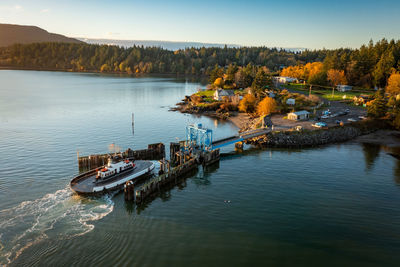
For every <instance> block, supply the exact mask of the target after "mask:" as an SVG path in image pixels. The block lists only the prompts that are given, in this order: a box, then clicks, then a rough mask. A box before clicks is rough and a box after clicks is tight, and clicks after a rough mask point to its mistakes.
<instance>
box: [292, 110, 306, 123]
mask: <svg viewBox="0 0 400 267" xmlns="http://www.w3.org/2000/svg"><path fill="white" fill-rule="evenodd" d="M309 118H310V112H308V111H306V110H302V111H296V112H291V113H288V119H289V120H292V121H300V120H308V119H309Z"/></svg>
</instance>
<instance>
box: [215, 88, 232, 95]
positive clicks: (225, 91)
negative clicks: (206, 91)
mask: <svg viewBox="0 0 400 267" xmlns="http://www.w3.org/2000/svg"><path fill="white" fill-rule="evenodd" d="M216 93H218V94H219V95H220V96H234V95H235V92H234V91H233V90H224V89H218V90H217V91H216Z"/></svg>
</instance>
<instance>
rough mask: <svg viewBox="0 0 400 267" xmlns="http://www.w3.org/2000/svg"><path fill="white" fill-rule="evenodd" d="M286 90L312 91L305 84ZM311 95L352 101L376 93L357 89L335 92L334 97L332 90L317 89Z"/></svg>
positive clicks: (291, 86) (292, 86)
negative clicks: (360, 96)
mask: <svg viewBox="0 0 400 267" xmlns="http://www.w3.org/2000/svg"><path fill="white" fill-rule="evenodd" d="M285 88H287V89H289V90H296V91H301V92H309V90H310V86H309V85H303V84H287V85H285ZM311 94H315V95H318V96H320V97H323V98H326V99H328V100H343V99H352V98H353V97H354V96H359V95H372V94H374V91H373V90H368V89H360V88H356V89H354V90H352V91H347V92H338V91H336V90H335V91H334V94H333V95H332V88H331V89H328V88H327V89H315V90H314V89H311ZM344 97H345V98H344Z"/></svg>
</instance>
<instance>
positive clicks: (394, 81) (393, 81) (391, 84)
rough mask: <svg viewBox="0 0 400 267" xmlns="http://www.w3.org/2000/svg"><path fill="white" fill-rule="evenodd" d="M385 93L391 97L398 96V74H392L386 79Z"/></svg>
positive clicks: (399, 89) (399, 75)
mask: <svg viewBox="0 0 400 267" xmlns="http://www.w3.org/2000/svg"><path fill="white" fill-rule="evenodd" d="M386 92H387V93H389V94H391V95H397V94H400V73H396V72H394V73H392V74H391V75H390V77H389V79H388V85H387V88H386Z"/></svg>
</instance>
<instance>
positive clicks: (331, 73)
mask: <svg viewBox="0 0 400 267" xmlns="http://www.w3.org/2000/svg"><path fill="white" fill-rule="evenodd" d="M327 80H328V81H329V82H330V84H331V85H332V86H337V85H339V84H346V83H347V80H346V76H345V75H344V71H343V70H334V69H330V70H328V73H327Z"/></svg>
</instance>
